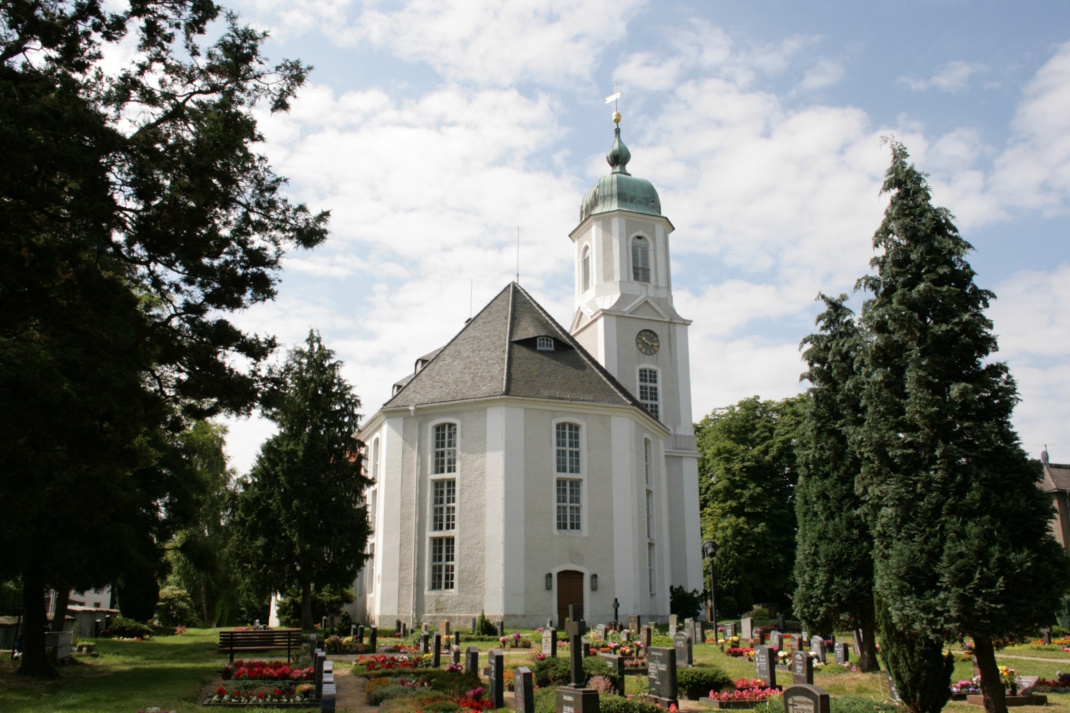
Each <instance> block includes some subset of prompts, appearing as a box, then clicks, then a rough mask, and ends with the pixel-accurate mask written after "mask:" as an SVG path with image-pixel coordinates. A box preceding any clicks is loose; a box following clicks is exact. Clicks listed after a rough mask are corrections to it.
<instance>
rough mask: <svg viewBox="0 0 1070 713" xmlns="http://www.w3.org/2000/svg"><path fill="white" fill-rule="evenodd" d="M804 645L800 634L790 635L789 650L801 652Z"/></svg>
mask: <svg viewBox="0 0 1070 713" xmlns="http://www.w3.org/2000/svg"><path fill="white" fill-rule="evenodd" d="M804 646H805V644H804V643H803V637H802V635H801V634H792V635H791V650H792V651H802V650H803V647H804Z"/></svg>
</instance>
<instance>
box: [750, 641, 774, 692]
mask: <svg viewBox="0 0 1070 713" xmlns="http://www.w3.org/2000/svg"><path fill="white" fill-rule="evenodd" d="M754 673H755V675H756V676H757V677H758V678H760V679H762V680H763V681H765V685H766V686H768V687H769V688H776V653H775V652H774V651H773V649H772V648H771V647H769V646H758V647H757V648H755V649H754Z"/></svg>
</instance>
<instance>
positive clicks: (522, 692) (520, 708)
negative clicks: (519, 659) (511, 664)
mask: <svg viewBox="0 0 1070 713" xmlns="http://www.w3.org/2000/svg"><path fill="white" fill-rule="evenodd" d="M513 688H514V689H515V690H516V713H535V674H533V673H532V672H531V669H530V668H528V667H527V666H521V667H520V668H518V669H517V670H516V671H515V672H514V673H513Z"/></svg>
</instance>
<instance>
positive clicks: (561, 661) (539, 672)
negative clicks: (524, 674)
mask: <svg viewBox="0 0 1070 713" xmlns="http://www.w3.org/2000/svg"><path fill="white" fill-rule="evenodd" d="M583 672H584V674H585V675H586V677H587V679H590V678H591V676H608V675H610V670H609V664H607V663H606V662H605V661H603V660H602V659H600V658H597V657H594V656H589V657H587V658H585V659H584V660H583ZM532 674H533V675H534V678H535V685H536V686H563V685H565V684H566V683H569V682H571V680H572V669H571V666H570V664H569V659H568V658H566V657H561V658H556V659H555V658H545V659H543V660H542V661H536V662H535V667H534V668H533V669H532ZM584 682H585V683H586V681H584Z"/></svg>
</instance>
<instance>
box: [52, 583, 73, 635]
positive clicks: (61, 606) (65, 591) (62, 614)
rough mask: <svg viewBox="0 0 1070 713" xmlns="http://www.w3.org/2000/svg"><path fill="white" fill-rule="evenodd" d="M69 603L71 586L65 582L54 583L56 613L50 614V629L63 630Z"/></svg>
mask: <svg viewBox="0 0 1070 713" xmlns="http://www.w3.org/2000/svg"><path fill="white" fill-rule="evenodd" d="M70 603H71V587H70V585H69V584H68V583H67V582H60V583H59V584H57V585H56V613H55V614H53V615H52V631H63V625H64V624H66V623H67V605H69V604H70Z"/></svg>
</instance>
